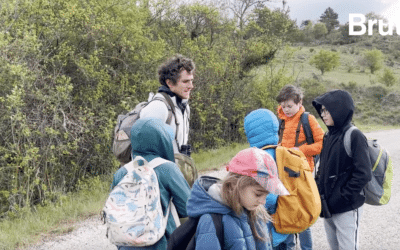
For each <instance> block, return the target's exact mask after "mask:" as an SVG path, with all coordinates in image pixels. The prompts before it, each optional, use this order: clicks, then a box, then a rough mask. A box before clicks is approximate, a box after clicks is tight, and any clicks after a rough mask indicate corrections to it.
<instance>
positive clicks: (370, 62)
mask: <svg viewBox="0 0 400 250" xmlns="http://www.w3.org/2000/svg"><path fill="white" fill-rule="evenodd" d="M364 61H365V64H366V66H367V67H368V68H369V69H370V70H371V74H374V73H375V71H377V70H380V69H381V68H382V66H383V54H382V51H380V50H378V49H373V50H370V51H367V52H365V54H364Z"/></svg>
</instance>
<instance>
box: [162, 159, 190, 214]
mask: <svg viewBox="0 0 400 250" xmlns="http://www.w3.org/2000/svg"><path fill="white" fill-rule="evenodd" d="M168 164H171V165H170V167H168V168H163V170H165V171H164V174H165V175H166V176H163V177H167V176H168V182H167V183H168V184H167V185H168V186H167V188H168V191H169V192H170V193H171V197H172V201H173V203H174V204H175V207H176V210H177V212H178V214H179V217H181V218H183V217H187V210H186V203H187V200H188V199H189V195H190V187H189V184H188V183H187V181H186V179H185V177H183V174H182V172H181V171H180V170H179V168H178V167H177V166H176V165H175V163H168ZM171 166H172V167H171Z"/></svg>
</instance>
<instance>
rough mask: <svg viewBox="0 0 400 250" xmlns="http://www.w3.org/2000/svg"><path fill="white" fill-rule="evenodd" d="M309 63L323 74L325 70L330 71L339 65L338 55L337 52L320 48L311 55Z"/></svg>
mask: <svg viewBox="0 0 400 250" xmlns="http://www.w3.org/2000/svg"><path fill="white" fill-rule="evenodd" d="M310 64H311V65H314V66H315V67H316V68H317V69H319V70H321V74H322V75H323V74H324V73H325V72H328V71H331V70H333V69H334V68H335V67H337V66H339V65H340V56H339V53H338V52H333V51H327V50H323V49H322V50H320V51H319V53H318V54H316V55H314V56H313V57H311V60H310Z"/></svg>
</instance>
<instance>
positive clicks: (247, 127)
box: [244, 109, 279, 159]
mask: <svg viewBox="0 0 400 250" xmlns="http://www.w3.org/2000/svg"><path fill="white" fill-rule="evenodd" d="M278 130H279V121H278V118H276V115H275V114H274V113H273V112H272V111H271V110H268V109H256V110H254V111H252V112H250V113H249V114H248V115H246V117H245V118H244V132H245V134H246V137H247V141H248V142H249V144H250V147H257V148H262V147H264V146H267V145H277V144H278V141H279V136H278ZM266 151H267V152H268V153H269V154H270V155H271V156H272V157H273V158H274V159H275V150H274V149H267V150H266Z"/></svg>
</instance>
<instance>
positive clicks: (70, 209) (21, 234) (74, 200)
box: [0, 176, 111, 250]
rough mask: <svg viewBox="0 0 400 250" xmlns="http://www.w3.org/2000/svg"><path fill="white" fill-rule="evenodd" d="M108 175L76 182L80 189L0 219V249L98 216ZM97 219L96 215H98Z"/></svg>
mask: <svg viewBox="0 0 400 250" xmlns="http://www.w3.org/2000/svg"><path fill="white" fill-rule="evenodd" d="M110 182H111V177H110V176H107V177H103V178H100V177H98V176H97V177H94V178H92V179H90V180H86V181H84V182H81V183H80V190H79V191H78V192H76V193H71V194H68V195H65V196H63V197H61V198H60V199H59V200H58V201H57V202H55V203H53V204H49V205H47V206H44V207H42V206H37V207H34V208H31V209H29V210H28V211H25V212H24V213H22V214H20V215H19V216H18V217H17V218H14V219H10V220H4V221H1V222H0V249H2V250H8V249H23V248H25V247H26V246H28V245H30V244H35V243H38V242H39V241H40V240H41V239H43V238H46V237H51V236H55V235H60V234H65V233H68V232H71V231H73V230H74V229H75V227H74V224H75V222H77V221H81V220H83V219H86V218H88V217H90V216H93V215H99V213H100V210H101V208H102V207H103V205H104V201H105V199H106V198H107V195H108V193H109V189H110ZM99 219H100V215H99Z"/></svg>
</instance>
